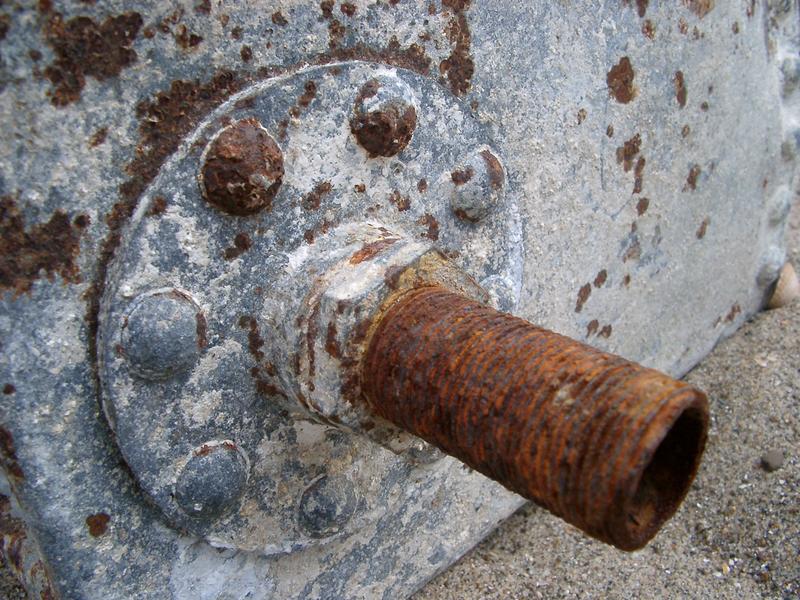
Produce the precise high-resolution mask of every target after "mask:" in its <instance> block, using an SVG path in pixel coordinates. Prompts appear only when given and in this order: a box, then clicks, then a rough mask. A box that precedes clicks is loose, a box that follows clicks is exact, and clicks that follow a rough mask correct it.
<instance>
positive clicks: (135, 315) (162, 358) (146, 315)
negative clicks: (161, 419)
mask: <svg viewBox="0 0 800 600" xmlns="http://www.w3.org/2000/svg"><path fill="white" fill-rule="evenodd" d="M205 327H206V320H205V317H204V316H203V312H202V311H201V310H200V307H199V306H197V304H195V302H194V301H193V300H192V299H191V298H190V297H189V296H188V295H187V294H185V293H184V292H181V291H179V290H175V289H170V290H159V291H155V292H151V293H148V294H144V295H142V296H139V297H138V298H137V299H136V300H134V302H133V304H132V305H131V308H130V309H129V311H128V313H127V315H126V316H125V318H124V319H123V323H122V332H121V353H122V355H123V356H125V358H126V359H127V360H128V364H129V365H130V368H131V370H132V371H133V372H134V373H135V374H136V375H138V376H139V377H142V378H144V379H150V380H161V379H167V378H168V377H172V376H174V375H176V374H178V373H181V372H183V371H186V370H187V369H189V368H190V367H191V366H192V365H194V363H195V362H196V361H197V359H198V357H199V356H200V354H201V352H202V350H203V349H204V348H205V345H206V338H205Z"/></svg>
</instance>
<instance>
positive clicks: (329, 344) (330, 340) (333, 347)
mask: <svg viewBox="0 0 800 600" xmlns="http://www.w3.org/2000/svg"><path fill="white" fill-rule="evenodd" d="M325 352H327V353H328V354H329V355H330V356H332V357H333V358H336V359H339V358H342V349H341V347H340V346H339V341H338V340H337V339H336V325H334V324H333V323H328V331H327V334H326V335H325Z"/></svg>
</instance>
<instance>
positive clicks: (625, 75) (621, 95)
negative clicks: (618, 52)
mask: <svg viewBox="0 0 800 600" xmlns="http://www.w3.org/2000/svg"><path fill="white" fill-rule="evenodd" d="M635 76H636V74H635V73H634V70H633V66H632V65H631V60H630V59H629V58H628V57H627V56H623V57H622V58H620V59H619V62H618V63H617V64H616V65H614V66H613V67H611V70H610V71H609V72H608V75H606V84H607V85H608V91H609V93H610V94H611V96H613V97H614V99H615V100H616V101H617V102H619V103H621V104H628V103H629V102H630V101H631V100H633V99H634V98H635V97H636V88H635V87H634V85H633V80H634V78H635Z"/></svg>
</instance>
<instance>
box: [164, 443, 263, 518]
mask: <svg viewBox="0 0 800 600" xmlns="http://www.w3.org/2000/svg"><path fill="white" fill-rule="evenodd" d="M248 470H249V469H248V466H247V461H246V460H245V458H244V456H243V455H242V453H241V452H240V451H239V449H238V448H237V446H236V444H234V443H233V442H230V441H224V442H208V443H206V444H203V445H202V446H200V448H198V449H196V450H195V451H194V452H193V453H192V457H191V458H190V459H189V462H187V463H186V466H184V468H183V470H182V471H181V473H180V475H178V480H177V481H176V482H175V501H176V502H177V503H178V506H180V508H181V510H183V512H185V513H186V514H187V515H189V516H190V517H195V518H197V519H202V520H206V521H208V520H215V519H218V518H219V517H221V516H222V515H224V514H225V513H227V512H229V511H230V510H231V509H233V508H234V507H235V506H236V505H237V504H238V502H239V499H240V498H241V497H242V494H243V493H244V490H245V486H246V485H247V478H248Z"/></svg>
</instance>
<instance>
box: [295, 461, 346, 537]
mask: <svg viewBox="0 0 800 600" xmlns="http://www.w3.org/2000/svg"><path fill="white" fill-rule="evenodd" d="M357 506H358V497H357V496H356V493H355V491H354V489H353V483H352V482H351V481H350V480H349V479H348V478H347V477H344V476H335V475H323V476H322V477H320V478H319V479H317V480H316V481H315V482H314V483H312V484H311V485H310V486H308V488H306V490H305V491H304V492H303V495H302V497H301V498H300V506H299V510H298V519H299V522H300V526H301V527H302V528H303V530H305V532H306V533H307V534H308V535H310V536H311V537H316V538H321V537H329V536H332V535H335V534H337V533H339V531H341V529H342V527H344V526H345V525H346V524H347V522H348V521H350V519H351V518H352V517H353V514H354V513H355V511H356V508H357Z"/></svg>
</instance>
